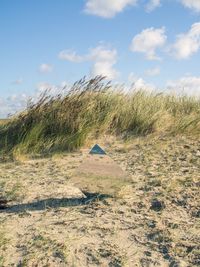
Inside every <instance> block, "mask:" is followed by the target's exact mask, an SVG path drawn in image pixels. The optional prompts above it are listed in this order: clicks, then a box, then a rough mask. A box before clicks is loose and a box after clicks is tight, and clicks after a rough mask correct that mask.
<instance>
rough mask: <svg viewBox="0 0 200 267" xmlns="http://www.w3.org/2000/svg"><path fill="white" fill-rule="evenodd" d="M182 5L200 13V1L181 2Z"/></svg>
mask: <svg viewBox="0 0 200 267" xmlns="http://www.w3.org/2000/svg"><path fill="white" fill-rule="evenodd" d="M180 1H181V3H182V4H183V5H184V6H185V7H187V8H190V9H192V10H194V11H196V12H200V1H199V0H180Z"/></svg>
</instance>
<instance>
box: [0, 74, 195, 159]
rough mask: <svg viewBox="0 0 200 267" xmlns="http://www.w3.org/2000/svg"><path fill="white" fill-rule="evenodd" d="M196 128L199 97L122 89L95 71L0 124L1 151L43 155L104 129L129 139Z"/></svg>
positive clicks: (68, 147)
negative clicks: (90, 76) (64, 90)
mask: <svg viewBox="0 0 200 267" xmlns="http://www.w3.org/2000/svg"><path fill="white" fill-rule="evenodd" d="M199 130H200V100H198V99H195V98H192V97H186V96H174V95H168V94H164V93H163V94H162V93H159V94H158V93H156V92H147V91H144V90H135V91H129V92H128V93H125V92H124V91H123V90H119V88H115V87H113V86H112V85H111V83H106V82H105V80H104V78H103V77H100V76H98V77H96V78H94V79H91V80H86V79H85V78H83V79H81V80H80V81H78V82H76V83H75V84H74V85H73V86H72V87H71V89H70V90H67V91H66V92H65V94H64V95H61V94H59V95H56V96H50V95H48V93H44V94H43V95H42V96H41V97H40V99H39V100H38V102H37V103H32V104H30V103H29V106H28V108H27V109H26V110H25V111H24V112H21V113H20V114H18V115H16V116H14V117H13V118H11V120H9V122H7V123H6V124H2V125H0V150H1V151H4V152H9V151H10V152H15V153H17V152H18V153H44V154H45V153H49V152H54V151H70V150H74V149H76V148H79V147H80V146H82V145H83V144H84V142H85V141H86V139H87V138H89V136H90V137H91V136H92V135H95V136H99V135H101V134H102V133H106V134H112V135H117V136H121V137H123V138H127V137H130V136H135V135H137V136H138V135H139V136H140V135H142V136H143V135H148V134H151V133H161V132H162V133H166V134H178V133H189V134H198V133H199Z"/></svg>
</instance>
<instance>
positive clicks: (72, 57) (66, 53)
mask: <svg viewBox="0 0 200 267" xmlns="http://www.w3.org/2000/svg"><path fill="white" fill-rule="evenodd" d="M58 57H59V58H60V59H62V60H67V61H71V62H75V63H80V62H83V61H84V60H85V58H84V57H82V56H79V55H78V54H77V53H76V52H75V51H73V50H63V51H61V52H60V53H59V55H58Z"/></svg>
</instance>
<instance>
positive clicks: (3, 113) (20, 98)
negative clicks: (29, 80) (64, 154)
mask: <svg viewBox="0 0 200 267" xmlns="http://www.w3.org/2000/svg"><path fill="white" fill-rule="evenodd" d="M28 99H29V98H28V96H27V95H26V94H18V95H17V94H13V95H11V96H9V97H7V98H1V99H0V104H1V109H0V118H6V117H7V116H8V115H11V114H12V115H13V114H15V113H16V112H18V111H22V110H23V109H24V108H25V107H26V105H27V101H28Z"/></svg>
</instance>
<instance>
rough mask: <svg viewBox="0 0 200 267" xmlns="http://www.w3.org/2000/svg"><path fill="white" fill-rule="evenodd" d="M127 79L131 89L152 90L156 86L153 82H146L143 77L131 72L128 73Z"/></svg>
mask: <svg viewBox="0 0 200 267" xmlns="http://www.w3.org/2000/svg"><path fill="white" fill-rule="evenodd" d="M128 81H129V83H130V84H131V89H133V90H140V89H142V90H147V91H154V90H155V89H156V88H155V86H154V85H153V84H150V83H147V82H146V81H145V80H144V79H143V78H141V77H138V76H137V75H135V74H134V73H133V72H131V73H130V74H129V77H128Z"/></svg>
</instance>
